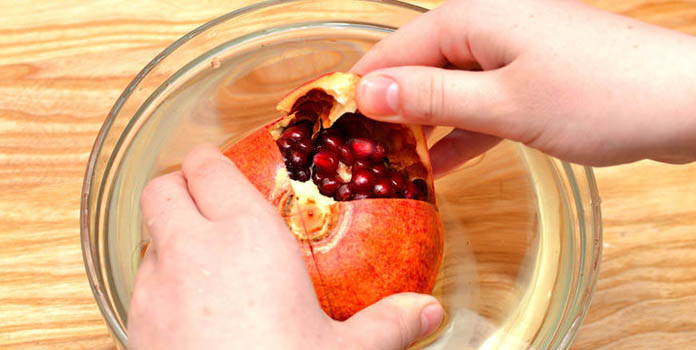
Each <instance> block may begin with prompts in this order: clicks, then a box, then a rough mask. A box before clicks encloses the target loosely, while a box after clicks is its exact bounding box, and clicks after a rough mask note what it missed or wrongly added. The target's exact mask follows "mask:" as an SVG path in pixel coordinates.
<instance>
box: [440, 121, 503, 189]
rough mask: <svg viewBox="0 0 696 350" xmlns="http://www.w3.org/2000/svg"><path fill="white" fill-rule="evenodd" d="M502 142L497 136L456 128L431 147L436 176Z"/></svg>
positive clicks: (444, 173)
mask: <svg viewBox="0 0 696 350" xmlns="http://www.w3.org/2000/svg"><path fill="white" fill-rule="evenodd" d="M499 142H500V139H499V138H497V137H495V136H490V135H486V134H480V133H477V132H471V131H466V130H462V129H454V130H453V131H452V132H451V133H449V134H448V135H447V136H445V137H443V138H442V139H440V140H439V141H438V142H437V143H435V144H434V145H433V146H432V147H431V148H430V163H431V164H432V167H433V174H434V175H435V178H438V177H441V176H444V175H446V174H447V173H448V172H450V171H452V170H454V169H456V168H457V167H459V166H460V165H462V164H464V162H466V161H467V160H469V159H472V158H474V157H476V156H478V155H480V154H482V153H484V152H486V151H488V150H489V149H491V148H493V147H494V146H495V145H497V144H498V143H499Z"/></svg>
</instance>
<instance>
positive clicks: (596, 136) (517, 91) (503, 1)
mask: <svg viewBox="0 0 696 350" xmlns="http://www.w3.org/2000/svg"><path fill="white" fill-rule="evenodd" d="M695 57H696V40H695V39H694V38H693V37H690V36H688V35H685V34H679V33H675V32H671V31H668V30H666V29H661V28H658V27H655V26H651V25H647V24H644V23H640V22H638V21H635V20H632V19H628V18H624V17H620V16H616V15H613V14H609V13H606V12H602V11H600V10H597V9H593V8H591V7H589V6H587V5H584V4H582V3H580V2H576V1H570V0H568V1H552V0H515V1H509V0H470V1H463V0H460V1H451V2H448V3H446V4H445V5H443V6H442V7H440V8H438V9H435V10H433V11H431V12H428V13H427V14H425V15H423V16H420V17H418V18H417V19H415V20H414V21H413V22H411V23H409V24H407V25H406V26H404V27H403V28H401V29H400V30H398V31H397V32H395V33H394V34H392V35H390V36H389V37H388V38H387V39H385V40H383V41H382V42H380V43H379V44H377V45H376V46H375V47H374V48H373V49H372V50H371V51H370V52H368V53H367V54H366V55H365V56H364V57H363V58H362V59H361V60H360V61H359V62H358V63H357V64H356V65H355V66H354V68H353V71H354V72H356V73H359V74H361V75H363V79H362V80H361V82H360V85H359V87H358V89H357V101H358V106H359V108H360V110H361V112H363V113H364V114H366V115H367V116H369V117H372V118H375V119H380V120H386V121H393V122H407V123H417V124H425V125H444V126H452V127H455V128H456V129H455V130H454V131H453V132H452V133H451V134H449V135H448V136H446V137H445V138H444V139H442V140H441V141H439V142H438V143H437V144H435V145H434V146H433V147H432V149H431V154H432V163H433V167H434V170H435V171H436V172H437V173H439V174H444V173H446V172H447V171H449V170H451V169H453V168H455V167H457V166H458V165H459V164H461V163H462V162H464V161H466V160H467V159H470V158H471V157H474V156H476V155H477V154H480V153H481V152H483V151H485V150H486V149H488V148H490V147H492V146H494V145H495V144H496V143H497V142H499V140H500V139H501V138H506V139H511V140H514V141H519V142H523V143H525V144H527V145H529V146H531V147H534V148H538V149H540V150H542V151H544V152H546V153H549V154H551V155H554V156H556V157H559V158H562V159H565V160H569V161H574V162H578V163H582V164H588V165H611V164H619V163H625V162H631V161H635V160H639V159H644V158H650V159H656V160H661V161H667V162H674V163H682V162H689V161H693V160H694V158H696V142H695V141H694V140H696V138H695V136H696V98H694V96H696V79H693V78H691V77H693V76H696V59H694V58H695ZM443 68H446V69H443ZM182 168H183V169H182V171H181V172H176V173H173V174H169V175H165V176H162V177H158V178H156V179H154V180H153V181H152V182H151V183H150V184H149V185H148V186H147V187H146V189H145V190H144V192H143V195H142V198H141V206H142V209H143V215H144V221H145V223H146V225H147V227H148V230H149V232H150V233H151V245H150V249H148V252H147V254H146V256H145V258H144V260H143V263H142V265H141V268H140V270H139V272H138V275H137V279H136V285H135V290H134V294H133V297H132V301H131V306H130V310H129V319H128V320H129V322H128V335H129V346H130V348H131V349H136V350H137V349H206V350H212V349H249V348H254V349H278V348H282V349H403V348H406V347H407V346H408V344H410V343H411V342H413V341H414V340H416V339H417V338H419V337H420V336H421V335H424V334H428V333H430V332H432V330H433V329H434V328H436V327H437V325H438V324H439V323H440V322H441V319H442V316H443V311H442V308H441V307H440V306H439V304H438V303H437V302H436V300H435V299H434V298H432V297H431V296H426V295H418V294H400V295H395V296H391V297H388V298H386V299H383V300H382V301H380V302H378V303H377V304H375V305H373V306H371V307H369V308H367V309H365V310H363V311H361V312H360V313H358V314H356V315H355V316H353V317H352V318H350V319H349V320H347V321H345V322H337V321H333V320H331V319H330V318H328V317H327V316H326V315H325V314H324V313H323V311H322V310H321V308H320V307H319V304H318V302H317V300H316V295H315V294H314V290H313V287H312V284H311V281H310V280H309V277H308V274H307V271H306V267H305V266H304V263H303V261H302V258H301V255H300V253H299V248H298V247H297V243H296V242H295V239H294V237H293V235H292V234H291V233H290V232H289V231H288V229H287V227H286V226H285V224H284V222H283V220H282V219H281V218H280V217H279V216H278V214H277V213H276V212H275V211H274V209H273V208H272V207H271V206H270V205H269V204H268V203H267V202H266V201H265V199H264V198H263V197H262V196H261V195H260V194H259V193H258V192H257V191H256V190H255V189H254V188H253V186H251V185H250V184H249V182H248V181H247V180H246V179H245V178H244V177H243V176H242V175H241V174H240V173H239V171H238V170H237V169H236V167H235V166H234V164H232V163H231V162H230V161H229V159H227V158H225V157H224V156H222V154H220V152H219V151H218V150H217V148H215V147H214V146H212V145H205V146H201V147H198V148H196V149H194V150H193V151H192V152H191V153H190V154H189V155H188V156H187V157H186V159H185V160H184V162H183V167H182Z"/></svg>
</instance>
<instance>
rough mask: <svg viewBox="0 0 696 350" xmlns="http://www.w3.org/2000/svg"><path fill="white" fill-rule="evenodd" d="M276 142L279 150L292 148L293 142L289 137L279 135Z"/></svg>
mask: <svg viewBox="0 0 696 350" xmlns="http://www.w3.org/2000/svg"><path fill="white" fill-rule="evenodd" d="M276 144H278V148H279V149H280V151H281V152H288V151H290V149H291V148H292V146H293V144H294V142H293V141H292V140H290V139H287V138H284V137H281V138H279V139H278V141H276Z"/></svg>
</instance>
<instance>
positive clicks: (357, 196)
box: [353, 193, 370, 199]
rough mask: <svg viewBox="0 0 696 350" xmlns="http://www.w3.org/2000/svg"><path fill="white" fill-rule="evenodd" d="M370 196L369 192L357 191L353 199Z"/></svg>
mask: <svg viewBox="0 0 696 350" xmlns="http://www.w3.org/2000/svg"><path fill="white" fill-rule="evenodd" d="M367 198H370V196H369V195H368V194H367V193H356V194H355V195H354V196H353V199H367Z"/></svg>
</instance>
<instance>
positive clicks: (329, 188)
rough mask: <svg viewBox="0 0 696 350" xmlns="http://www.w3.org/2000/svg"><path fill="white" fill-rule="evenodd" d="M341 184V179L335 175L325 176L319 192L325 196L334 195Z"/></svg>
mask: <svg viewBox="0 0 696 350" xmlns="http://www.w3.org/2000/svg"><path fill="white" fill-rule="evenodd" d="M339 186H341V181H340V180H339V179H338V178H336V177H335V176H329V177H325V178H323V179H322V180H321V183H320V184H319V192H321V194H323V195H325V196H332V195H333V194H334V192H336V190H337V189H338V187H339Z"/></svg>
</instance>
